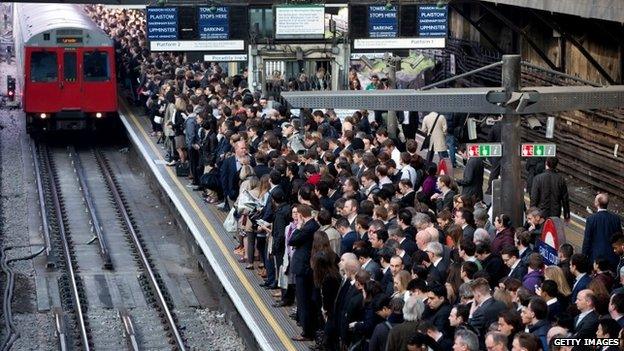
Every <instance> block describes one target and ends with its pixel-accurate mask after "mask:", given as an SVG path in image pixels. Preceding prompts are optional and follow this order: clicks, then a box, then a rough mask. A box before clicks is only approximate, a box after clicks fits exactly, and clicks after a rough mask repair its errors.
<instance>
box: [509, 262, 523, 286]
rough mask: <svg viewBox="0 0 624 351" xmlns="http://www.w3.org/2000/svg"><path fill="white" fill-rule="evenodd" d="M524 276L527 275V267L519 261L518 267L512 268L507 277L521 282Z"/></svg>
mask: <svg viewBox="0 0 624 351" xmlns="http://www.w3.org/2000/svg"><path fill="white" fill-rule="evenodd" d="M526 274H527V267H526V266H525V265H524V264H523V263H522V261H520V262H519V263H518V265H517V266H516V268H514V269H513V270H512V271H511V272H509V274H508V275H507V276H508V277H511V278H515V279H518V280H519V281H522V279H523V278H524V276H525V275H526Z"/></svg>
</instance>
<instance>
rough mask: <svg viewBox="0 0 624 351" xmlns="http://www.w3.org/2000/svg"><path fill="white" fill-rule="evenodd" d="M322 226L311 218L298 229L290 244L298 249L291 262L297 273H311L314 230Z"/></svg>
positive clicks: (293, 270) (293, 234)
mask: <svg viewBox="0 0 624 351" xmlns="http://www.w3.org/2000/svg"><path fill="white" fill-rule="evenodd" d="M320 227H321V226H320V225H319V224H318V223H317V222H316V221H315V220H314V219H310V220H309V221H307V222H306V223H304V224H303V226H302V227H301V229H296V230H295V231H294V232H293V233H292V236H291V237H290V240H289V241H288V245H289V246H292V247H294V248H295V249H296V250H295V252H294V253H293V256H292V261H291V262H290V268H292V272H293V273H294V274H295V275H307V274H310V273H311V267H310V255H311V252H312V241H313V239H314V232H316V231H317V230H318V229H319V228H320Z"/></svg>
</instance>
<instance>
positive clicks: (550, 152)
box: [520, 143, 557, 157]
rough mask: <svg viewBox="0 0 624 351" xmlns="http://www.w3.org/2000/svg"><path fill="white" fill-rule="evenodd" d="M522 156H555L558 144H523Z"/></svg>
mask: <svg viewBox="0 0 624 351" xmlns="http://www.w3.org/2000/svg"><path fill="white" fill-rule="evenodd" d="M520 155H521V156H522V157H555V156H557V145H555V144H532V143H531V144H522V146H521V148H520Z"/></svg>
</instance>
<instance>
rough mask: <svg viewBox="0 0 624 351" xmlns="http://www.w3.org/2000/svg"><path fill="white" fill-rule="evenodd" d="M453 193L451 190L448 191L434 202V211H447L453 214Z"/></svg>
mask: <svg viewBox="0 0 624 351" xmlns="http://www.w3.org/2000/svg"><path fill="white" fill-rule="evenodd" d="M455 195H456V194H455V192H454V191H453V190H449V191H448V192H447V193H446V194H445V195H444V197H443V198H441V199H438V200H437V201H436V210H437V211H438V212H440V211H442V210H443V209H447V210H449V211H451V212H453V198H454V197H455Z"/></svg>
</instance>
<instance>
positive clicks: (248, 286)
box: [122, 101, 296, 350]
mask: <svg viewBox="0 0 624 351" xmlns="http://www.w3.org/2000/svg"><path fill="white" fill-rule="evenodd" d="M122 104H123V105H124V109H125V110H126V111H127V112H128V114H129V115H130V118H131V119H132V121H133V122H134V124H135V125H136V127H137V128H138V129H139V130H140V131H141V134H142V135H143V137H144V139H145V140H146V141H147V143H148V144H149V146H150V147H151V148H152V150H153V151H154V153H155V154H156V155H157V157H158V158H159V159H160V160H163V161H164V158H163V157H162V155H161V154H160V150H158V148H157V147H156V144H154V142H153V141H152V140H151V138H150V137H149V136H148V135H147V132H145V130H144V129H143V126H142V125H141V124H140V122H139V121H138V120H137V118H136V115H135V114H134V112H132V111H131V110H130V109H129V108H128V107H127V105H126V103H125V101H122ZM165 169H166V170H167V173H168V174H169V177H170V178H171V179H172V180H173V182H174V183H176V185H177V186H178V188H179V189H180V190H181V191H182V194H184V197H185V198H186V200H187V201H188V202H189V204H190V205H191V207H192V208H193V210H194V211H195V213H196V214H197V215H198V216H199V218H200V219H201V221H202V223H203V224H204V227H206V229H207V230H208V233H210V236H211V237H212V239H213V240H214V241H215V243H216V244H217V246H219V249H220V250H221V252H222V253H223V256H225V258H226V260H227V261H228V263H229V264H230V266H231V267H232V269H233V270H234V272H235V273H236V276H237V277H238V279H239V280H240V282H241V283H242V284H243V286H244V287H245V290H247V292H248V293H249V295H250V296H251V298H252V300H253V301H254V303H255V304H256V306H257V307H258V309H259V310H260V312H261V313H262V315H263V316H264V317H265V318H266V320H267V322H268V323H269V325H270V326H271V328H273V330H274V331H275V333H276V334H277V336H278V337H279V339H280V341H282V343H283V344H284V346H285V347H286V349H287V350H296V348H295V345H294V344H293V343H292V340H291V339H290V338H289V337H288V335H286V332H285V331H284V329H283V328H282V327H281V326H280V325H279V324H278V323H277V320H275V317H273V315H272V314H271V312H270V311H269V310H268V309H267V305H266V304H265V303H264V301H263V300H262V298H261V297H260V295H258V293H257V292H256V290H255V289H254V287H253V286H252V285H251V282H250V281H249V279H248V278H247V276H245V274H244V273H243V270H242V269H241V268H240V265H239V264H238V262H236V261H235V260H234V258H233V257H232V256H231V254H230V252H229V249H228V248H227V247H226V246H225V243H223V240H222V239H221V237H220V236H219V235H218V234H217V231H216V230H215V228H214V227H213V226H212V224H211V223H210V221H208V218H206V216H205V215H204V213H203V212H202V210H201V209H200V208H199V207H198V206H197V203H196V202H195V200H194V199H193V198H192V197H191V195H189V193H188V191H187V189H186V188H185V187H184V185H182V183H181V182H180V180H179V179H178V177H177V176H176V175H175V174H174V173H173V170H172V169H171V168H170V167H166V168H165Z"/></svg>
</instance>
